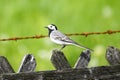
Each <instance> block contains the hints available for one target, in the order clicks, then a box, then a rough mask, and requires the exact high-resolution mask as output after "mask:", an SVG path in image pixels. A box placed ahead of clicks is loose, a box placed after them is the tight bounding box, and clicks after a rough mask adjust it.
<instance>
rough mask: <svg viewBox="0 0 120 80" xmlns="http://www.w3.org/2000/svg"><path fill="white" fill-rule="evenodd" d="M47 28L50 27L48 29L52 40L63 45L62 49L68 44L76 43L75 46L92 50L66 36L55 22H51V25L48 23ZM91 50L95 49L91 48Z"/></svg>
mask: <svg viewBox="0 0 120 80" xmlns="http://www.w3.org/2000/svg"><path fill="white" fill-rule="evenodd" d="M45 28H48V30H49V34H48V35H49V37H50V39H51V41H53V42H54V43H56V44H60V45H62V47H61V49H60V50H62V49H63V48H64V47H65V46H67V45H75V46H78V47H81V48H84V49H88V50H91V49H89V48H87V47H84V46H82V45H80V44H78V43H76V42H75V41H73V40H72V39H70V38H69V37H68V36H66V35H65V34H63V33H61V32H60V31H59V30H58V29H57V27H56V25H54V24H50V25H48V26H47V27H45ZM91 51H93V50H91Z"/></svg>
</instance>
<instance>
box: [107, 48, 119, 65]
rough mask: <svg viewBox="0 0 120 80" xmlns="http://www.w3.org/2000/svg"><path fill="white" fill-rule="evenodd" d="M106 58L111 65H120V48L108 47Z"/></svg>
mask: <svg viewBox="0 0 120 80" xmlns="http://www.w3.org/2000/svg"><path fill="white" fill-rule="evenodd" d="M106 59H107V60H108V62H109V64H110V65H119V64H120V50H119V49H117V48H115V47H112V46H110V47H108V49H107V51H106Z"/></svg>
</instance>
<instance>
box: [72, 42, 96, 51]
mask: <svg viewBox="0 0 120 80" xmlns="http://www.w3.org/2000/svg"><path fill="white" fill-rule="evenodd" d="M73 45H75V46H78V47H81V48H83V49H88V50H90V51H92V52H93V51H94V50H92V49H90V48H87V47H85V46H82V45H80V44H78V43H74V44H73Z"/></svg>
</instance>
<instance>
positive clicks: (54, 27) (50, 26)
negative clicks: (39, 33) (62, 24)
mask: <svg viewBox="0 0 120 80" xmlns="http://www.w3.org/2000/svg"><path fill="white" fill-rule="evenodd" d="M48 28H49V29H50V30H56V26H54V25H51V24H50V25H48Z"/></svg>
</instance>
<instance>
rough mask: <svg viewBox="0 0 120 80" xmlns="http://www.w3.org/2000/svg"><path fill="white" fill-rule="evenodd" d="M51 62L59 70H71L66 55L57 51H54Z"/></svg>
mask: <svg viewBox="0 0 120 80" xmlns="http://www.w3.org/2000/svg"><path fill="white" fill-rule="evenodd" d="M51 62H52V63H53V65H54V67H55V68H56V69H57V70H62V69H69V68H71V66H70V64H69V62H68V60H67V58H66V57H65V55H64V53H63V52H61V51H59V50H57V49H55V50H53V51H52V56H51Z"/></svg>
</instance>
